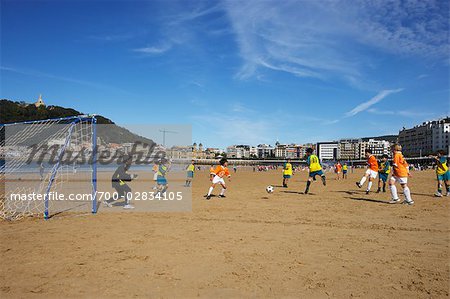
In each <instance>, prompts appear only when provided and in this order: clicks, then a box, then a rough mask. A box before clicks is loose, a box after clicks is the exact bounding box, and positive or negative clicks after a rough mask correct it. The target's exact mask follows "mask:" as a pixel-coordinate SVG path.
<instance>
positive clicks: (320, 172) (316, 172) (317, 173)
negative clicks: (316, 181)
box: [309, 170, 323, 178]
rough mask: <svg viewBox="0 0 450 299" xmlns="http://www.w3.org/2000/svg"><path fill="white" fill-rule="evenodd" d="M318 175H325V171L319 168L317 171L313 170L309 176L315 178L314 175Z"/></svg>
mask: <svg viewBox="0 0 450 299" xmlns="http://www.w3.org/2000/svg"><path fill="white" fill-rule="evenodd" d="M316 175H320V176H322V175H323V171H322V170H317V171H311V172H310V173H309V177H310V178H313V177H315V176H316Z"/></svg>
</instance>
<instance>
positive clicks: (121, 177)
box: [104, 156, 137, 209]
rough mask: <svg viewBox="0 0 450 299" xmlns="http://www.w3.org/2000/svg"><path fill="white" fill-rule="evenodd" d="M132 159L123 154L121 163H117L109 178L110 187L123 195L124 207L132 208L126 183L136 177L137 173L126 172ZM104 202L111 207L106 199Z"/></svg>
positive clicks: (129, 190)
mask: <svg viewBox="0 0 450 299" xmlns="http://www.w3.org/2000/svg"><path fill="white" fill-rule="evenodd" d="M132 160H133V159H132V157H130V156H124V157H123V163H122V164H120V165H119V167H118V168H117V169H116V171H115V172H114V174H113V175H112V178H111V185H112V187H113V188H114V189H116V192H117V193H118V195H119V197H123V198H124V200H125V205H124V206H123V208H124V209H134V206H132V205H131V204H130V203H129V202H128V200H129V199H130V198H129V197H130V195H131V188H130V187H129V186H128V185H127V183H126V182H130V181H131V180H133V179H135V178H136V177H137V174H129V173H128V169H130V166H131V162H132ZM129 194H130V195H129ZM104 203H105V204H106V206H108V207H111V204H110V203H109V202H108V201H104Z"/></svg>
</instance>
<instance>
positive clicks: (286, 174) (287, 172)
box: [283, 159, 292, 188]
mask: <svg viewBox="0 0 450 299" xmlns="http://www.w3.org/2000/svg"><path fill="white" fill-rule="evenodd" d="M291 176H292V164H291V159H287V162H286V163H284V167H283V187H284V188H287V187H288V185H287V183H288V182H289V179H290V178H291Z"/></svg>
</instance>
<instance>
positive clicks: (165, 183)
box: [156, 176, 167, 185]
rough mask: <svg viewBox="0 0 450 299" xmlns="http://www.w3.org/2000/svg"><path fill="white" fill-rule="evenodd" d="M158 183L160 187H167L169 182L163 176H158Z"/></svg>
mask: <svg viewBox="0 0 450 299" xmlns="http://www.w3.org/2000/svg"><path fill="white" fill-rule="evenodd" d="M156 183H157V184H158V185H167V180H166V178H165V177H163V176H158V178H157V179H156Z"/></svg>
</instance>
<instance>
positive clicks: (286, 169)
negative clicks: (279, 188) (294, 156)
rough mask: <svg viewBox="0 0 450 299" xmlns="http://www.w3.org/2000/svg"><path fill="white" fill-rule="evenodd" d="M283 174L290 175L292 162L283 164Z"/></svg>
mask: <svg viewBox="0 0 450 299" xmlns="http://www.w3.org/2000/svg"><path fill="white" fill-rule="evenodd" d="M283 175H292V164H291V163H286V164H284V169H283Z"/></svg>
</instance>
